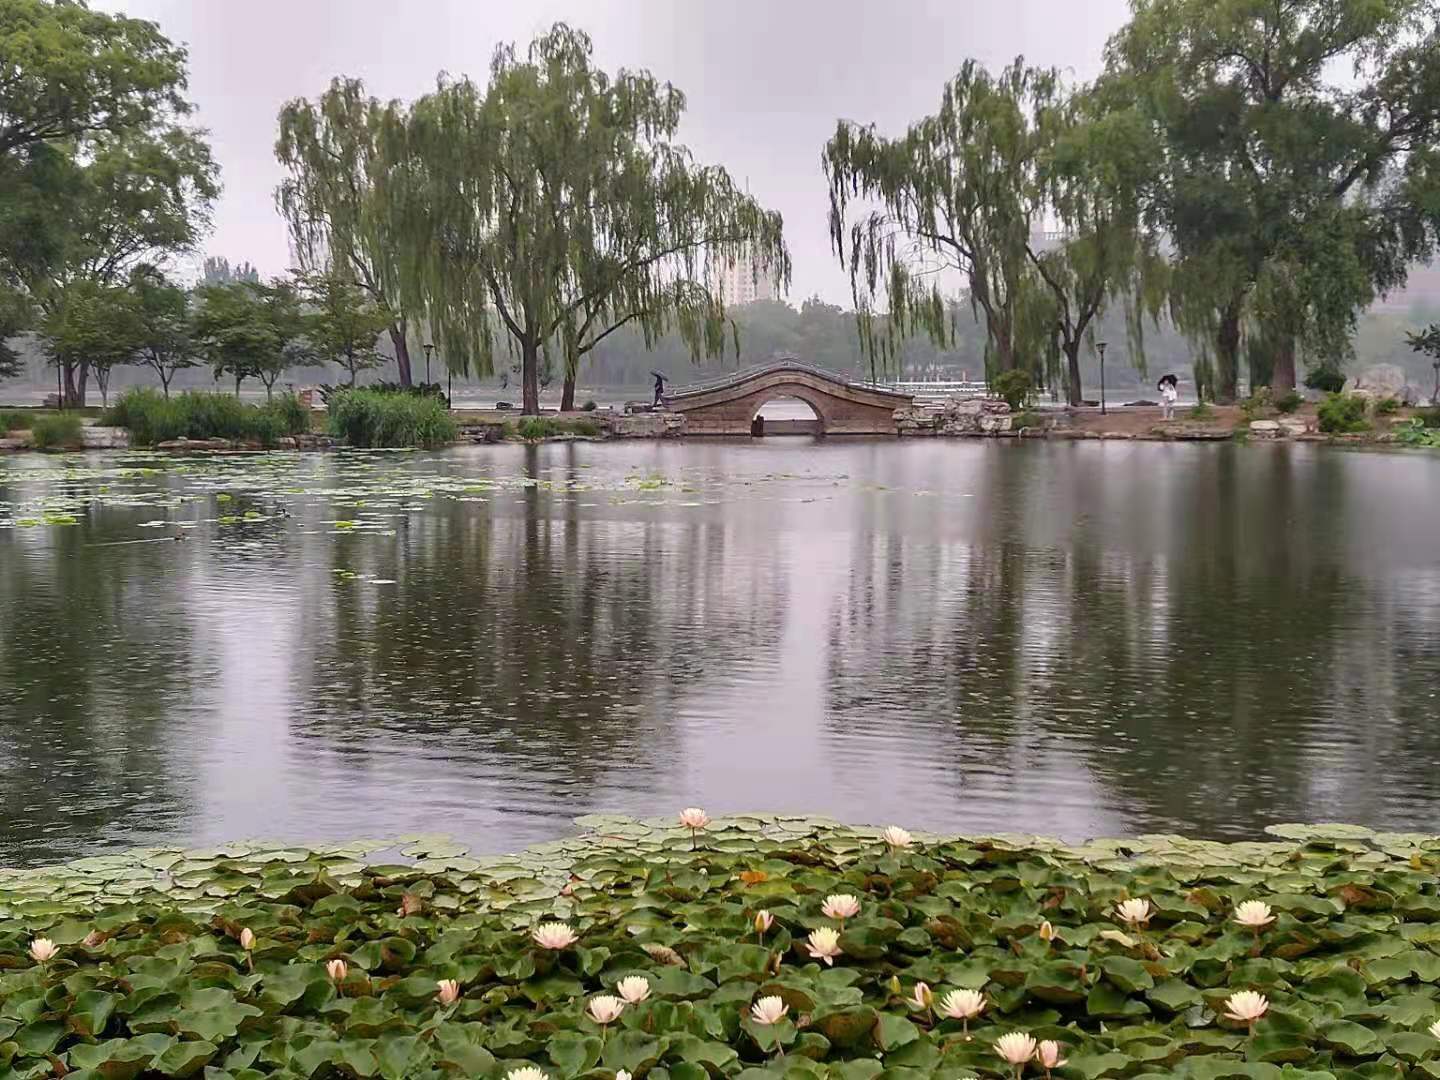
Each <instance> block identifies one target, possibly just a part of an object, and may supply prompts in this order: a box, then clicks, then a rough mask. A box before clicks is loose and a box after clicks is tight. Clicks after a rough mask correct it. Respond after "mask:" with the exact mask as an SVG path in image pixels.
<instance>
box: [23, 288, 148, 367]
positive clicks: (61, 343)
mask: <svg viewBox="0 0 1440 1080" xmlns="http://www.w3.org/2000/svg"><path fill="white" fill-rule="evenodd" d="M40 332H41V335H42V337H43V338H44V341H45V348H46V351H47V352H48V353H49V354H50V356H51V357H53V358H54V360H55V362H56V363H58V364H61V365H63V366H66V367H76V366H79V365H80V364H84V365H86V366H87V367H88V369H89V371H90V373H91V374H92V375H94V376H95V378H96V381H97V382H99V384H100V391H101V394H102V395H105V394H106V391H107V389H108V384H109V380H110V372H111V369H112V368H114V367H116V366H117V365H120V364H128V363H130V362H131V361H132V360H134V359H135V356H136V353H137V352H138V351H139V349H140V346H141V337H142V325H141V320H140V312H139V304H138V300H137V297H136V296H135V294H134V293H132V292H131V291H130V290H129V289H127V288H125V287H123V286H119V285H105V284H102V283H101V282H98V281H96V280H95V279H93V278H88V277H84V278H77V279H75V280H73V281H70V282H67V283H66V284H65V285H63V286H61V287H59V288H57V289H56V290H55V291H54V293H53V294H52V296H51V299H50V303H49V305H48V306H47V310H46V313H45V318H44V320H43V321H42V322H41V327H40Z"/></svg>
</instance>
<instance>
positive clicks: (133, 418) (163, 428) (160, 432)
mask: <svg viewBox="0 0 1440 1080" xmlns="http://www.w3.org/2000/svg"><path fill="white" fill-rule="evenodd" d="M100 423H101V424H105V425H112V426H114V427H123V428H125V429H126V430H127V431H129V432H130V441H131V442H132V443H134V444H135V445H136V446H154V445H155V444H156V443H162V442H169V441H171V440H172V439H233V440H237V441H243V442H258V443H260V444H261V445H262V446H274V445H275V444H276V443H277V442H278V441H279V440H280V439H281V438H282V437H283V436H286V435H303V434H304V433H305V432H308V431H309V430H310V410H309V409H307V408H305V406H304V405H302V404H301V403H300V400H299V399H298V398H296V397H295V395H294V394H276V395H275V397H274V398H273V399H272V400H271V401H267V402H265V403H263V404H258V405H252V404H250V403H248V402H244V401H241V400H239V399H238V398H236V397H233V396H232V395H230V394H212V393H202V392H199V391H190V392H187V393H184V394H176V395H175V396H174V397H171V398H167V397H165V396H164V395H163V394H161V393H160V392H159V391H158V390H152V389H149V388H148V387H136V388H134V389H132V390H127V391H126V392H125V394H124V396H122V397H121V398H120V400H119V401H117V402H116V403H115V404H114V406H112V407H111V408H110V409H109V410H108V411H106V412H105V413H104V414H103V415H102V416H101V417H100Z"/></svg>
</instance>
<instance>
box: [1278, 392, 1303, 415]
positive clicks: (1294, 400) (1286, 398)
mask: <svg viewBox="0 0 1440 1080" xmlns="http://www.w3.org/2000/svg"><path fill="white" fill-rule="evenodd" d="M1303 404H1305V399H1304V398H1303V397H1301V396H1300V394H1299V393H1298V392H1297V391H1295V390H1291V391H1289V392H1288V393H1284V394H1281V395H1280V396H1279V397H1277V398H1276V399H1275V409H1276V411H1277V412H1279V413H1280V414H1281V415H1283V416H1289V415H1290V414H1291V413H1295V412H1298V411H1299V410H1300V406H1301V405H1303Z"/></svg>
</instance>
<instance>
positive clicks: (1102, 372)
mask: <svg viewBox="0 0 1440 1080" xmlns="http://www.w3.org/2000/svg"><path fill="white" fill-rule="evenodd" d="M1107 344H1108V342H1104V341H1097V342H1096V343H1095V348H1097V349H1099V350H1100V415H1101V416H1104V415H1106V413H1105V346H1106V345H1107Z"/></svg>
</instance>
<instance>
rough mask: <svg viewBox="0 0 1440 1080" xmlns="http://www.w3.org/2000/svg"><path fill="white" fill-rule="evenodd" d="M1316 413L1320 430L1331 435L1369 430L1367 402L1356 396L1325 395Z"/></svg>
mask: <svg viewBox="0 0 1440 1080" xmlns="http://www.w3.org/2000/svg"><path fill="white" fill-rule="evenodd" d="M1317 413H1318V416H1319V418H1320V430H1321V431H1324V432H1326V433H1328V434H1331V435H1346V434H1354V433H1355V432H1360V431H1369V430H1370V420H1369V417H1368V415H1367V414H1368V405H1367V402H1366V400H1365V399H1364V398H1363V397H1360V396H1359V395H1357V394H1327V395H1326V396H1325V400H1324V401H1322V402H1320V406H1319V409H1318V410H1317Z"/></svg>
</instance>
